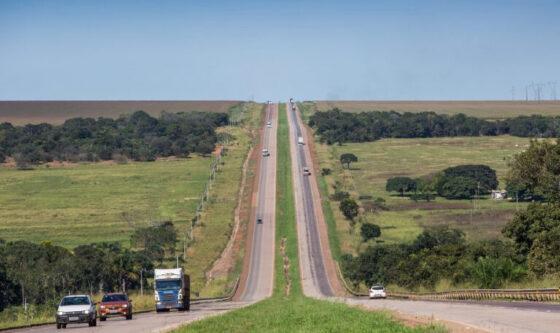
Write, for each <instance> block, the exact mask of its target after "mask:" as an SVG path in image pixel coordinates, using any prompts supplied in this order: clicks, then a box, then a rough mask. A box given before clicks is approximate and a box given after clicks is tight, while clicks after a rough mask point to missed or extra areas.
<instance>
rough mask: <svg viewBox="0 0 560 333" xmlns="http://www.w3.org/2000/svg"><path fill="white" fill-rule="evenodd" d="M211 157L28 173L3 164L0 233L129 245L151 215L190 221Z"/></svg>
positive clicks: (33, 238)
mask: <svg viewBox="0 0 560 333" xmlns="http://www.w3.org/2000/svg"><path fill="white" fill-rule="evenodd" d="M210 163H211V158H203V157H196V156H195V157H192V158H188V159H178V160H169V161H156V162H150V163H128V164H121V165H118V164H111V165H109V164H103V163H97V164H80V165H77V166H72V167H61V168H45V167H39V168H37V169H35V170H31V171H19V170H15V169H8V168H0V206H1V207H2V209H1V210H0V235H1V237H2V238H3V239H5V240H27V241H31V242H43V241H52V242H53V243H54V244H56V245H62V246H66V247H74V246H76V245H79V244H84V243H94V242H106V241H117V242H121V243H123V244H125V245H127V246H128V245H129V244H128V240H129V236H130V234H131V232H132V231H133V230H134V228H136V227H140V226H146V225H148V224H149V223H150V222H151V221H160V220H171V221H173V222H174V223H175V224H176V225H178V226H182V225H186V224H187V220H190V219H191V218H192V216H193V214H194V211H195V208H196V204H197V203H198V198H199V196H200V193H201V192H202V190H203V189H204V184H205V182H206V179H207V178H208V175H209V165H210Z"/></svg>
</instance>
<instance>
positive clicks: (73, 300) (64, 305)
mask: <svg viewBox="0 0 560 333" xmlns="http://www.w3.org/2000/svg"><path fill="white" fill-rule="evenodd" d="M80 323H88V324H89V326H90V327H91V326H97V311H96V309H95V302H94V301H93V300H92V299H91V297H89V295H68V296H65V297H64V298H63V299H62V300H61V301H60V304H59V305H58V309H57V311H56V328H57V329H61V328H66V325H67V324H80Z"/></svg>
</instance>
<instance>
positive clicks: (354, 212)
mask: <svg viewBox="0 0 560 333" xmlns="http://www.w3.org/2000/svg"><path fill="white" fill-rule="evenodd" d="M339 208H340V211H341V212H342V214H343V215H344V216H345V217H346V218H347V219H349V220H354V218H355V217H356V216H358V210H359V206H358V204H357V203H356V201H355V200H354V199H352V198H346V199H343V200H342V201H341V202H340V206H339Z"/></svg>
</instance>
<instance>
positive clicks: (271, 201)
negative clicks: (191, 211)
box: [234, 104, 278, 301]
mask: <svg viewBox="0 0 560 333" xmlns="http://www.w3.org/2000/svg"><path fill="white" fill-rule="evenodd" d="M265 120H266V123H270V124H271V126H270V127H269V126H267V125H265V127H264V133H263V136H262V144H261V148H262V149H268V152H269V154H270V155H269V156H267V157H265V156H262V154H261V159H260V166H259V174H258V177H259V180H258V182H259V186H258V190H257V200H256V207H255V210H254V211H255V212H256V214H253V221H251V224H252V234H251V235H250V236H251V237H250V238H249V244H252V246H251V250H250V251H249V258H248V259H249V265H250V269H249V271H248V272H249V274H248V276H247V279H246V280H245V279H243V278H242V280H241V286H240V288H239V290H240V292H239V295H236V297H235V298H234V299H238V300H242V301H257V300H261V299H263V298H266V297H270V296H271V295H272V289H273V282H274V249H275V246H274V240H275V220H276V136H277V134H276V133H277V123H278V104H268V106H267V112H266V119H265ZM259 153H260V152H259ZM257 218H260V219H261V221H262V223H256V221H255V220H256V219H257ZM249 232H251V228H250V229H249Z"/></svg>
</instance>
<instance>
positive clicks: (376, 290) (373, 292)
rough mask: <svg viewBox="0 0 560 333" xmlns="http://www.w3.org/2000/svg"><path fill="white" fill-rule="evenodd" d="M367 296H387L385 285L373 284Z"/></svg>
mask: <svg viewBox="0 0 560 333" xmlns="http://www.w3.org/2000/svg"><path fill="white" fill-rule="evenodd" d="M369 298H387V293H386V292H385V287H383V286H381V285H375V286H373V287H371V288H370V289H369Z"/></svg>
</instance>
